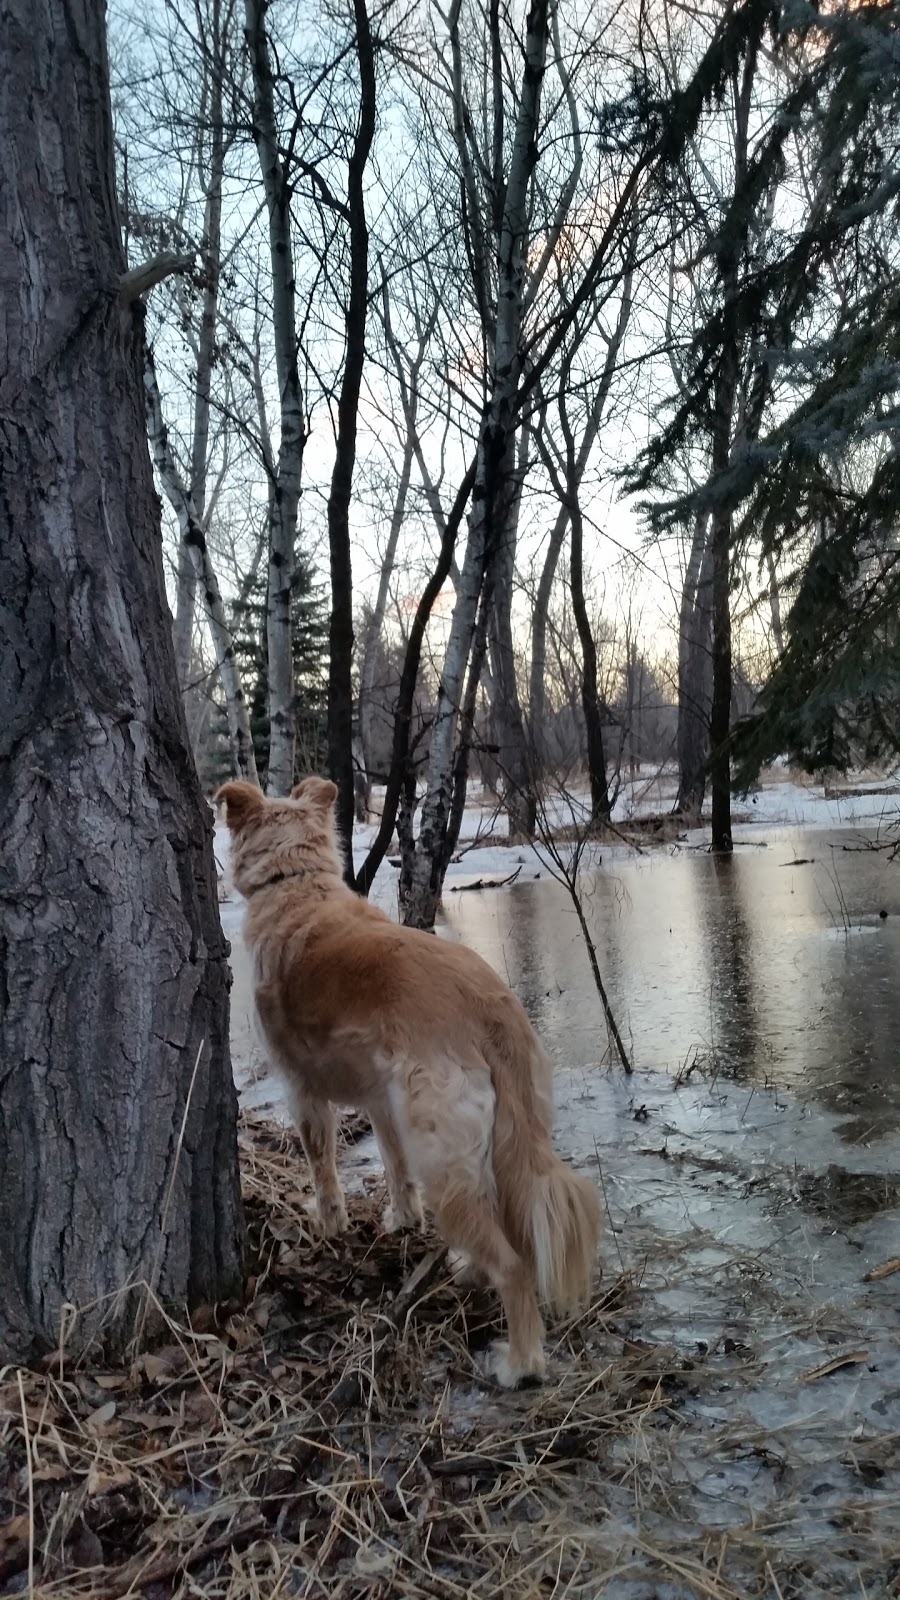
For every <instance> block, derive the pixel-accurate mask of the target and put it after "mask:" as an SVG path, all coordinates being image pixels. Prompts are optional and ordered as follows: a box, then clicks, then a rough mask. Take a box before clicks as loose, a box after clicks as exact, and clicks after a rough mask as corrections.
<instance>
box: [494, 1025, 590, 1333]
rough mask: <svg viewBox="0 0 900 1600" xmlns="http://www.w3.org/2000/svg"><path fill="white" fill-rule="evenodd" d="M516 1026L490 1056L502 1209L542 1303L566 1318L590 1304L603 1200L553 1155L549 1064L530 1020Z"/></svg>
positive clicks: (496, 1170)
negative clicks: (527, 1264)
mask: <svg viewBox="0 0 900 1600" xmlns="http://www.w3.org/2000/svg"><path fill="white" fill-rule="evenodd" d="M516 1020H517V1026H515V1027H514V1028H510V1027H509V1026H508V1025H507V1027H505V1028H504V1030H503V1035H502V1037H501V1036H498V1034H497V1033H495V1034H494V1037H493V1039H492V1048H491V1049H490V1050H489V1051H488V1052H487V1054H488V1058H489V1061H490V1066H491V1076H492V1080H493V1085H494V1094H495V1101H496V1109H495V1121H494V1141H493V1165H494V1179H495V1182H496V1186H497V1202H498V1208H499V1211H500V1215H501V1219H502V1221H503V1225H504V1230H505V1232H506V1233H507V1235H508V1237H509V1239H510V1242H511V1243H512V1244H513V1245H514V1246H515V1248H516V1249H517V1250H518V1251H519V1252H520V1253H521V1254H523V1255H524V1256H525V1257H526V1259H527V1260H529V1261H530V1262H531V1265H532V1268H533V1271H534V1279H535V1288H536V1290H537V1293H538V1297H539V1299H540V1300H542V1301H543V1303H544V1304H545V1305H547V1306H550V1307H552V1308H553V1309H554V1310H555V1311H557V1312H559V1313H561V1314H563V1315H567V1314H569V1313H571V1312H574V1311H577V1310H579V1309H581V1308H582V1307H583V1306H585V1305H587V1303H588V1302H589V1300H590V1295H591V1285H592V1282H593V1277H594V1272H595V1269H596V1262H597V1244H598V1241H599V1238H600V1196H599V1194H598V1192H597V1189H596V1187H595V1185H594V1184H593V1183H591V1182H590V1180H589V1179H588V1178H585V1177H582V1175H581V1174H580V1173H577V1172H573V1170H572V1168H571V1167H569V1166H567V1165H566V1163H565V1162H564V1161H561V1160H560V1159H559V1157H558V1156H557V1154H556V1152H555V1151H554V1149H553V1145H552V1142H551V1138H550V1125H551V1116H552V1110H551V1089H550V1071H551V1069H550V1064H549V1062H548V1061H547V1060H546V1057H545V1056H544V1055H543V1052H542V1050H541V1047H540V1044H539V1043H538V1040H537V1038H536V1037H535V1035H534V1033H533V1031H532V1029H531V1026H530V1024H529V1023H528V1020H527V1018H526V1017H525V1015H524V1013H522V1014H521V1016H520V1018H517V1019H516Z"/></svg>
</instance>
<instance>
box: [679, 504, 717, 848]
mask: <svg viewBox="0 0 900 1600" xmlns="http://www.w3.org/2000/svg"><path fill="white" fill-rule="evenodd" d="M711 584H712V549H711V544H710V538H709V517H708V515H707V513H706V512H705V511H701V512H698V513H697V516H696V518H695V521H694V536H693V539H692V541H691V553H690V556H689V557H688V564H687V571H686V572H685V575H684V586H683V588H682V591H681V607H680V612H679V633H678V798H677V800H676V802H675V804H676V810H678V811H679V812H681V814H682V816H683V817H684V818H685V820H687V821H691V822H698V821H699V820H700V814H701V812H702V810H703V798H704V794H705V791H706V768H707V762H708V761H709V717H710V706H711V701H712V602H711V592H710V591H711Z"/></svg>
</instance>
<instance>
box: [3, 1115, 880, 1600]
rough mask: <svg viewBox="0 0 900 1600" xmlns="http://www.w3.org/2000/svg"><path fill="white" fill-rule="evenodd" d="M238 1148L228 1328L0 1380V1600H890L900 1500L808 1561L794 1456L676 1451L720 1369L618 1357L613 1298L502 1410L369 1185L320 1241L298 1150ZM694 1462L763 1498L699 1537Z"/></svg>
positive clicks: (428, 1258)
mask: <svg viewBox="0 0 900 1600" xmlns="http://www.w3.org/2000/svg"><path fill="white" fill-rule="evenodd" d="M241 1144H242V1161H243V1171H244V1184H245V1195H246V1201H247V1207H248V1214H249V1218H250V1225H251V1237H252V1247H253V1257H254V1278H253V1279H252V1280H251V1284H250V1290H249V1294H248V1298H247V1303H246V1304H245V1305H243V1306H241V1307H238V1306H232V1307H225V1308H220V1310H219V1312H218V1314H215V1313H214V1312H213V1311H212V1309H209V1310H207V1311H205V1312H202V1311H201V1312H200V1313H199V1314H198V1315H197V1316H196V1317H195V1318H194V1324H193V1326H192V1327H185V1326H179V1325H177V1324H176V1323H174V1322H170V1323H169V1338H168V1342H167V1343H166V1344H165V1345H163V1346H162V1347H158V1348H156V1349H155V1350H154V1351H153V1352H152V1353H149V1354H148V1353H144V1354H142V1355H139V1356H138V1357H137V1358H136V1359H134V1360H133V1361H132V1362H131V1363H130V1364H126V1365H123V1366H120V1367H117V1368H115V1369H103V1370H99V1369H97V1368H94V1367H91V1368H87V1367H83V1366H79V1365H78V1364H77V1363H71V1362H69V1361H67V1360H66V1359H65V1357H64V1356H63V1357H62V1358H60V1357H54V1359H53V1361H52V1362H51V1363H48V1370H47V1371H45V1372H43V1373H35V1372H27V1373H20V1372H11V1371H9V1370H7V1371H6V1372H5V1373H4V1374H3V1375H2V1381H0V1450H2V1454H3V1462H4V1465H3V1470H2V1477H0V1496H2V1505H0V1517H2V1520H3V1526H0V1593H14V1592H28V1591H29V1590H31V1591H33V1592H34V1593H36V1594H40V1595H44V1596H47V1597H49V1596H56V1597H59V1600H64V1597H65V1600H76V1597H78V1600H114V1597H115V1600H118V1597H124V1596H130V1595H138V1594H140V1595H144V1596H146V1597H148V1600H163V1597H166V1600H168V1597H170V1596H176V1595H177V1596H187V1595H188V1594H191V1595H194V1596H201V1597H202V1596H208V1597H210V1600H212V1597H222V1600H226V1597H228V1600H232V1597H233V1600H237V1597H245V1596H246V1597H251V1596H266V1597H274V1596H276V1595H278V1596H280V1595H303V1596H307V1595H308V1596H325V1595H327V1596H329V1597H333V1600H338V1597H341V1600H355V1597H363V1596H365V1597H367V1600H388V1597H395V1596H409V1597H417V1596H422V1597H424V1596H428V1597H434V1600H445V1597H446V1600H462V1597H465V1596H469V1595H477V1596H478V1597H479V1600H536V1597H539V1596H540V1597H542V1600H557V1597H558V1600H562V1597H564V1596H565V1597H573V1600H574V1597H579V1600H589V1597H590V1600H593V1597H596V1596H601V1595H608V1596H610V1597H613V1596H615V1597H627V1600H673V1597H680V1596H704V1597H708V1600H751V1597H755V1596H768V1597H771V1600H778V1597H779V1596H780V1597H781V1600H789V1597H798V1596H801V1595H803V1596H807V1595H815V1594H818V1593H823V1594H843V1593H847V1594H851V1593H852V1594H854V1595H858V1596H860V1597H865V1596H870V1597H872V1600H874V1597H875V1596H878V1597H879V1600H885V1597H886V1596H888V1595H890V1594H898V1593H900V1578H898V1574H900V1565H898V1564H897V1562H898V1557H900V1534H898V1533H895V1532H894V1529H895V1528H898V1529H900V1519H898V1506H897V1503H896V1499H895V1498H894V1497H893V1496H891V1495H889V1494H885V1493H875V1494H868V1493H867V1490H866V1482H865V1480H864V1478H861V1479H860V1492H859V1495H858V1497H857V1498H856V1500H855V1501H848V1502H847V1504H846V1505H845V1507H844V1508H843V1520H842V1522H841V1519H838V1520H837V1522H836V1521H835V1519H834V1517H833V1514H831V1513H829V1529H830V1532H829V1533H828V1538H829V1539H830V1541H831V1542H830V1544H829V1545H828V1549H827V1550H825V1549H824V1547H823V1545H822V1541H821V1536H822V1529H821V1528H820V1529H818V1531H816V1530H814V1533H813V1536H812V1542H811V1534H810V1525H809V1512H808V1507H807V1506H806V1505H805V1504H804V1505H803V1506H802V1507H801V1505H800V1504H799V1503H798V1504H793V1503H792V1500H791V1495H790V1477H789V1472H788V1449H789V1446H788V1445H786V1446H785V1455H784V1458H783V1459H780V1460H779V1461H776V1462H775V1463H774V1464H773V1462H772V1461H771V1460H769V1459H767V1457H771V1455H772V1450H771V1441H770V1439H769V1437H768V1436H766V1439H765V1440H764V1439H763V1436H762V1435H761V1434H760V1435H759V1437H758V1438H754V1436H753V1434H752V1432H747V1431H746V1430H744V1431H741V1432H739V1433H737V1434H735V1433H734V1430H732V1431H731V1433H729V1430H728V1428H721V1429H719V1430H718V1432H716V1431H715V1430H712V1432H710V1429H709V1428H708V1427H707V1430H706V1433H704V1432H703V1430H702V1429H701V1430H700V1432H699V1433H698V1430H697V1423H696V1419H695V1418H694V1419H693V1420H689V1418H688V1413H687V1411H686V1410H685V1402H686V1401H687V1399H688V1397H689V1396H693V1397H696V1396H698V1395H700V1396H701V1398H702V1397H703V1396H704V1395H705V1394H709V1395H713V1396H714V1394H715V1392H716V1390H717V1389H720V1388H721V1386H722V1382H723V1368H722V1365H721V1363H718V1364H717V1365H715V1367H712V1366H711V1367H710V1368H709V1369H707V1368H706V1367H705V1365H704V1362H703V1360H702V1359H701V1358H698V1361H697V1363H694V1362H692V1361H691V1360H688V1359H686V1358H685V1357H684V1355H683V1354H682V1355H679V1354H676V1353H674V1352H673V1351H672V1350H670V1349H667V1348H665V1347H663V1346H659V1345H654V1344H650V1343H643V1342H641V1341H640V1340H637V1339H635V1338H633V1337H629V1334H630V1333H631V1332H633V1310H634V1303H635V1300H636V1297H637V1295H638V1289H637V1287H636V1286H635V1285H633V1284H632V1283H631V1282H630V1281H629V1280H628V1279H626V1278H623V1279H619V1280H617V1281H615V1282H613V1283H611V1284H610V1285H608V1286H607V1287H605V1288H604V1290H603V1291H602V1293H600V1294H599V1295H598V1298H597V1301H596V1303H595V1305H594V1306H593V1307H592V1309H591V1311H590V1313H589V1314H588V1315H587V1316H585V1317H583V1318H581V1319H579V1320H578V1321H575V1322H573V1323H571V1324H570V1325H569V1326H567V1327H565V1328H563V1329H561V1330H560V1329H556V1330H555V1337H556V1339H557V1343H556V1345H555V1346H554V1348H553V1352H552V1369H553V1381H552V1382H550V1383H548V1384H547V1385H546V1386H544V1387H543V1388H541V1389H533V1390H527V1391H523V1392H521V1393H518V1394H515V1395H505V1394H499V1393H497V1392H495V1391H493V1390H492V1389H491V1388H490V1387H489V1385H487V1384H486V1382H485V1381H484V1380H483V1379H482V1378H481V1375H480V1371H479V1367H478V1353H479V1350H480V1349H481V1348H483V1346H484V1345H485V1344H486V1343H487V1342H488V1341H489V1340H490V1339H491V1338H492V1337H493V1336H494V1335H495V1334H496V1333H497V1332H498V1331H499V1330H498V1327H497V1325H496V1315H497V1313H496V1307H495V1304H494V1302H493V1300H492V1299H491V1298H490V1297H487V1296H478V1295H472V1294H466V1295H461V1294H459V1293H457V1291H456V1290H455V1289H454V1287H453V1286H452V1284H451V1283H450V1282H449V1280H448V1277H447V1273H446V1270H445V1264H444V1255H443V1251H442V1250H441V1248H440V1245H439V1242H438V1241H437V1240H436V1239H435V1238H434V1237H428V1236H425V1237H421V1238H418V1237H417V1238H411V1237H408V1236H407V1237H403V1238H400V1239H397V1238H394V1237H387V1236H384V1235H382V1234H381V1233H380V1232H379V1229H378V1224H377V1215H378V1210H379V1209H380V1204H381V1200H382V1198H383V1197H382V1195H381V1193H380V1192H378V1191H377V1190H376V1191H374V1192H372V1193H371V1194H369V1195H368V1196H365V1197H361V1198H358V1199H357V1200H355V1201H353V1200H351V1202H350V1208H351V1217H352V1226H351V1230H350V1232H349V1234H348V1235H347V1236H346V1237H345V1238H344V1239H342V1240H341V1241H339V1242H338V1243H336V1244H334V1245H326V1244H322V1243H321V1242H320V1241H319V1240H317V1239H316V1238H315V1237H314V1236H313V1234H312V1233H311V1232H310V1229H309V1227H308V1224H307V1218H306V1215H305V1211H304V1201H305V1199H306V1194H305V1192H304V1190H303V1187H302V1175H303V1165H302V1162H301V1160H300V1159H299V1157H298V1154H297V1151H296V1149H295V1145H294V1141H293V1139H292V1137H291V1136H290V1135H289V1134H282V1133H281V1131H280V1130H278V1129H276V1128H273V1127H271V1126H270V1125H267V1124H265V1123H263V1122H260V1121H256V1120H251V1119H249V1118H245V1119H244V1122H243V1124H242V1131H241ZM629 1315H630V1316H631V1317H632V1323H630V1324H626V1318H628V1316H629ZM740 1361H741V1356H740V1354H739V1353H738V1354H737V1355H735V1357H734V1362H735V1364H736V1365H739V1364H740ZM743 1379H744V1381H747V1374H746V1373H744V1374H743ZM704 1451H705V1452H706V1454H707V1456H708V1459H709V1462H710V1463H713V1462H719V1463H725V1462H729V1461H731V1462H737V1463H739V1464H743V1465H744V1466H746V1464H747V1462H748V1461H749V1462H751V1463H754V1470H756V1463H757V1459H758V1470H759V1471H760V1472H775V1471H779V1472H781V1474H782V1477H783V1481H784V1486H785V1492H784V1495H783V1497H782V1498H781V1499H778V1498H776V1499H774V1500H772V1501H771V1502H770V1503H769V1507H768V1510H767V1511H766V1512H765V1513H764V1514H762V1515H760V1514H758V1513H753V1512H749V1513H746V1514H742V1512H741V1508H740V1506H739V1505H738V1506H737V1508H736V1514H735V1515H734V1516H733V1517H732V1518H731V1521H730V1524H729V1526H727V1527H725V1526H722V1527H720V1528H718V1529H711V1528H710V1526H708V1525H707V1526H700V1525H699V1524H698V1523H697V1522H696V1521H694V1520H692V1516H691V1507H692V1506H695V1505H696V1484H695V1483H692V1481H691V1478H692V1474H691V1472H690V1471H686V1469H685V1462H686V1459H687V1458H688V1457H690V1458H692V1459H693V1460H694V1461H695V1460H696V1458H697V1457H698V1456H700V1455H702V1454H703V1452H704ZM686 1453H687V1454H686ZM868 1454H869V1458H871V1457H872V1449H870V1450H869V1453H868ZM869 1467H870V1470H871V1472H873V1473H875V1474H876V1476H877V1473H878V1472H879V1471H880V1470H881V1469H880V1468H878V1467H877V1466H875V1465H874V1464H873V1462H872V1460H871V1459H870V1460H869ZM695 1476H696V1474H694V1477H695ZM891 1562H894V1563H895V1565H894V1567H893V1568H892V1567H891ZM842 1574H848V1575H849V1576H847V1577H846V1587H840V1586H838V1587H828V1584H829V1583H837V1584H838V1585H839V1584H840V1583H842V1582H844V1578H843V1577H842V1576H841V1575H842ZM851 1579H852V1583H851Z"/></svg>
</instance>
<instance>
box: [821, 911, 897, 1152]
mask: <svg viewBox="0 0 900 1600" xmlns="http://www.w3.org/2000/svg"><path fill="white" fill-rule="evenodd" d="M829 957H830V958H829V960H828V961H827V963H826V967H825V973H824V981H823V985H822V999H823V1016H822V1025H821V1031H820V1048H819V1050H818V1051H816V1053H815V1058H814V1060H813V1061H812V1062H811V1063H810V1067H811V1069H812V1070H811V1071H809V1073H808V1076H809V1078H810V1080H811V1081H810V1088H811V1089H812V1090H813V1092H814V1093H815V1096H816V1099H817V1100H819V1101H820V1102H821V1104H822V1105H823V1106H825V1107H826V1109H827V1110H829V1111H833V1112H835V1113H836V1114H837V1115H839V1116H843V1117H847V1118H848V1120H847V1122H845V1123H844V1124H843V1125H842V1127H841V1129H840V1132H841V1133H842V1134H843V1136H844V1138H846V1139H848V1140H850V1141H851V1142H853V1143H862V1142H864V1141H866V1140H868V1139H877V1138H879V1137H880V1136H881V1135H882V1134H884V1133H887V1132H890V1131H893V1130H894V1129H896V1128H897V1127H900V1053H898V1047H897V1038H898V1023H900V983H898V973H900V962H898V939H897V934H896V931H895V930H892V929H889V928H884V929H882V928H876V929H868V928H866V929H864V930H860V929H859V927H856V928H855V929H854V930H853V931H852V932H851V933H848V934H847V935H846V937H843V936H840V935H838V934H833V935H832V936H831V939H830V950H829Z"/></svg>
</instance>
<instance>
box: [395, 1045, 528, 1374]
mask: <svg viewBox="0 0 900 1600" xmlns="http://www.w3.org/2000/svg"><path fill="white" fill-rule="evenodd" d="M405 1109H406V1116H407V1119H408V1133H407V1139H408V1146H407V1148H408V1151H409V1160H410V1166H411V1167H412V1170H413V1171H414V1172H415V1173H417V1174H418V1176H419V1177H420V1178H421V1180H422V1186H423V1188H424V1191H425V1198H426V1201H427V1203H428V1205H429V1207H430V1209H431V1210H432V1211H433V1213H434V1218H435V1221H436V1223H437V1226H438V1228H439V1229H440V1231H441V1233H442V1234H443V1236H444V1238H445V1240H446V1241H447V1244H448V1245H449V1246H450V1248H451V1250H459V1251H461V1252H462V1253H463V1254H464V1255H465V1257H466V1258H467V1260H468V1262H469V1263H470V1264H471V1266H472V1267H473V1268H474V1269H475V1271H476V1272H478V1273H481V1274H482V1275H483V1276H484V1277H485V1278H487V1280H488V1282H489V1283H490V1284H491V1285H492V1286H493V1288H495V1289H496V1291H497V1293H498V1294H499V1296H500V1299H501V1301H502V1303H503V1309H504V1311H505V1313H506V1321H507V1326H508V1328H509V1346H508V1348H507V1347H506V1346H503V1345H501V1346H498V1347H496V1348H495V1350H494V1352H493V1359H492V1363H491V1368H492V1371H493V1374H494V1376H495V1377H496V1379H497V1381H498V1382H499V1383H501V1384H503V1386H504V1387H505V1388H510V1389H512V1388H515V1386H516V1384H517V1383H519V1382H520V1381H521V1379H523V1378H541V1377H543V1375H544V1371H545V1361H544V1350H543V1339H544V1324H543V1321H542V1319H541V1313H540V1309H539V1307H538V1302H537V1295H536V1293H535V1287H534V1281H533V1273H532V1269H531V1265H530V1263H529V1262H528V1261H526V1260H525V1259H524V1258H523V1257H522V1256H521V1255H519V1253H518V1252H517V1251H516V1250H515V1249H514V1248H513V1245H512V1244H511V1243H510V1240H509V1239H508V1238H507V1236H506V1234H505V1233H504V1231H503V1228H502V1226H501V1223H500V1218H499V1215H498V1210H497V1196H496V1189H495V1184H494V1173H493V1164H492V1146H493V1128H494V1114H495V1100H494V1091H493V1087H492V1084H491V1078H490V1073H489V1071H488V1070H487V1068H486V1067H481V1066H477V1065H463V1064H462V1063H459V1062H454V1061H452V1060H450V1061H448V1060H444V1061H437V1062H435V1061H432V1062H429V1063H427V1064H426V1065H423V1066H420V1067H416V1068H413V1069H411V1070H410V1072H409V1074H408V1078H407V1100H406V1108H405Z"/></svg>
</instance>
